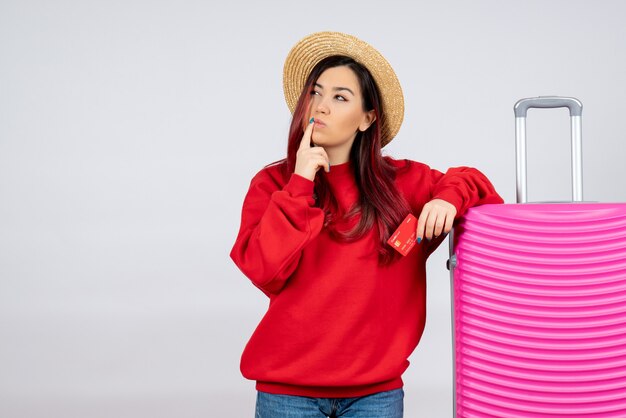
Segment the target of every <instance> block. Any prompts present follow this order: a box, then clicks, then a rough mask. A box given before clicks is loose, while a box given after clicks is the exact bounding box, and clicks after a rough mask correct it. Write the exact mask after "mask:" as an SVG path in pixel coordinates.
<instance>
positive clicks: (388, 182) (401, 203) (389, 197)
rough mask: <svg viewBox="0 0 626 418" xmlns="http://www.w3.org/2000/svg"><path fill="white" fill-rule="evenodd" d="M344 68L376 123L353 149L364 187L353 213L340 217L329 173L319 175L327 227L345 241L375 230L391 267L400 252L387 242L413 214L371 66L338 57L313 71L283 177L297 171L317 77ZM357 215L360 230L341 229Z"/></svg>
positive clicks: (359, 181) (384, 260)
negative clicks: (391, 155)
mask: <svg viewBox="0 0 626 418" xmlns="http://www.w3.org/2000/svg"><path fill="white" fill-rule="evenodd" d="M339 66H346V67H348V68H350V69H351V70H352V71H353V72H354V74H355V75H356V76H357V78H358V80H359V85H360V88H361V93H362V96H363V110H364V111H370V110H374V115H375V121H374V122H373V123H372V124H371V125H370V126H369V128H368V129H367V130H366V131H364V132H357V136H356V138H355V140H354V143H353V145H352V149H351V150H350V161H351V162H352V167H353V169H354V177H355V180H356V185H357V187H358V189H359V196H360V197H359V202H358V203H357V204H355V206H353V207H352V208H351V209H350V210H349V211H348V212H347V213H340V212H339V207H338V204H337V200H336V198H335V197H334V196H333V194H332V193H331V191H330V187H329V184H328V180H327V178H326V173H325V172H324V171H323V170H319V171H318V173H317V175H316V176H315V189H314V190H315V194H316V196H317V200H316V206H318V207H320V208H321V209H322V210H323V211H324V213H325V226H326V227H328V228H329V231H330V233H331V235H332V236H333V237H334V238H335V239H338V240H340V241H344V242H352V241H356V240H358V239H360V238H362V237H363V236H364V235H365V234H366V233H368V232H369V230H370V229H371V228H372V227H374V226H375V227H376V229H377V232H378V237H379V246H378V259H379V262H380V263H381V264H389V263H391V262H392V261H393V260H394V259H395V258H397V256H398V254H397V252H396V251H395V250H393V248H391V247H390V246H389V245H387V240H388V238H389V236H390V235H391V234H392V233H393V231H394V230H395V228H397V227H398V226H399V225H400V224H401V223H402V220H403V219H404V217H405V216H406V215H407V214H408V213H409V212H410V210H409V205H408V203H407V202H406V200H405V199H404V197H403V196H402V195H401V194H400V192H399V191H398V189H397V188H396V186H395V183H394V179H395V175H396V170H395V168H394V167H393V166H392V165H391V163H389V162H388V161H387V160H385V159H384V158H383V156H382V153H381V146H380V138H381V126H382V119H383V118H384V117H385V114H384V109H383V107H382V100H381V99H380V93H379V90H378V87H377V86H376V82H375V81H374V78H373V77H372V75H371V74H370V72H369V71H368V70H367V68H365V67H364V66H363V65H361V64H359V63H358V62H356V61H355V60H353V59H352V58H350V57H346V56H341V55H334V56H330V57H328V58H325V59H323V60H322V61H320V62H319V63H318V64H317V65H316V66H315V67H314V68H313V70H311V73H310V74H309V77H308V78H307V80H306V82H305V84H304V88H303V89H302V93H301V94H300V98H299V99H298V103H297V105H296V108H295V110H294V112H293V119H292V121H291V126H290V129H289V142H288V145H287V158H286V159H285V160H283V170H284V171H283V174H284V176H285V178H288V176H290V175H291V173H293V172H294V170H295V166H296V153H297V151H298V147H299V145H300V142H301V140H302V135H303V133H304V128H305V126H306V121H305V118H306V117H307V116H308V113H309V110H310V101H311V94H312V91H313V88H314V85H315V83H316V82H317V79H318V78H319V77H320V75H321V74H322V73H323V72H324V71H325V70H327V69H328V68H333V67H339ZM355 217H357V218H358V223H356V225H354V227H352V228H350V229H345V228H342V227H341V225H346V224H348V223H352V224H354V222H350V221H351V220H355Z"/></svg>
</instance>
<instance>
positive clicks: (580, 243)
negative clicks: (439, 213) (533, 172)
mask: <svg viewBox="0 0 626 418" xmlns="http://www.w3.org/2000/svg"><path fill="white" fill-rule="evenodd" d="M455 232H456V237H455V238H456V239H455V241H456V246H455V253H456V255H457V267H456V269H455V270H454V307H453V309H454V326H455V328H454V332H455V362H456V365H455V367H456V400H457V403H456V412H457V415H456V416H457V417H471V418H485V417H503V418H529V417H597V418H599V417H603V418H609V417H611V418H614V417H621V418H624V417H626V204H589V203H579V204H522V205H515V204H507V205H486V206H481V207H477V208H474V209H471V210H470V211H469V212H468V213H467V215H466V216H465V218H464V220H463V221H462V222H461V224H460V225H459V226H458V227H457V228H456V230H455Z"/></svg>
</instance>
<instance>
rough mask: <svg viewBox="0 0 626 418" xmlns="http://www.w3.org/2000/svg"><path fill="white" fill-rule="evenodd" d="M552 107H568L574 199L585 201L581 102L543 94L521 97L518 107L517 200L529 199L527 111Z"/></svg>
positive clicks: (516, 131)
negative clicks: (541, 95) (526, 97)
mask: <svg viewBox="0 0 626 418" xmlns="http://www.w3.org/2000/svg"><path fill="white" fill-rule="evenodd" d="M533 107H534V108H544V109H553V108H557V107H567V108H568V109H569V115H570V125H571V135H572V200H573V201H574V202H581V201H582V200H583V163H582V160H583V157H582V121H581V118H582V110H583V105H582V103H581V102H580V101H579V100H578V99H575V98H573V97H558V96H544V97H533V98H529V99H521V100H519V101H518V102H517V103H515V106H514V107H513V109H514V110H515V161H516V172H515V174H516V176H515V180H516V187H517V188H516V192H517V193H516V195H517V203H526V202H527V201H528V190H527V178H526V113H527V112H528V109H530V108H533Z"/></svg>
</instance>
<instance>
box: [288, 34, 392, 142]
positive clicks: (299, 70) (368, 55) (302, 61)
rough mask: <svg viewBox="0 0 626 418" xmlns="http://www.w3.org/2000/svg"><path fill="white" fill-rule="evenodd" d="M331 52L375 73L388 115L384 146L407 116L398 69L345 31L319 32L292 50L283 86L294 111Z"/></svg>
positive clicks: (384, 125) (385, 113)
mask: <svg viewBox="0 0 626 418" xmlns="http://www.w3.org/2000/svg"><path fill="white" fill-rule="evenodd" d="M331 55H345V56H348V57H350V58H352V59H354V60H355V61H357V62H358V63H360V64H362V65H364V66H365V67H366V68H367V69H368V70H369V72H370V73H371V74H372V77H374V80H375V81H376V85H377V86H378V90H379V91H380V94H381V96H382V102H383V109H384V110H383V112H384V117H383V118H382V119H383V121H382V126H381V133H382V138H381V147H384V146H385V145H387V144H388V143H389V141H391V140H392V139H393V137H394V136H396V134H397V133H398V131H399V130H400V125H402V119H403V118H404V96H403V95H402V87H400V81H398V77H397V76H396V73H395V72H394V71H393V68H391V65H389V63H388V62H387V60H386V59H385V58H384V57H383V56H382V55H381V54H380V52H378V51H377V50H376V49H374V48H373V47H372V46H371V45H369V44H367V43H366V42H363V41H362V40H360V39H358V38H356V37H354V36H352V35H348V34H345V33H341V32H316V33H313V34H311V35H308V36H306V37H305V38H303V39H301V40H300V41H299V42H298V43H297V44H296V45H295V46H294V47H293V48H292V49H291V51H290V52H289V55H287V59H286V60H285V66H284V68H283V90H284V93H285V100H286V101H287V106H289V110H290V111H291V113H293V111H294V109H295V107H296V104H297V103H298V98H299V97H300V93H301V92H302V89H303V88H304V83H305V81H306V79H307V77H308V76H309V74H310V73H311V70H312V69H313V67H315V65H316V64H317V63H318V62H320V61H321V60H322V59H324V58H326V57H329V56H331Z"/></svg>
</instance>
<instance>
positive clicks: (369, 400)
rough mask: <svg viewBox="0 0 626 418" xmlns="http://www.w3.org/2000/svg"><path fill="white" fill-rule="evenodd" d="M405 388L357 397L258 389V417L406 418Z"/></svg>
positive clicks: (256, 415)
mask: <svg viewBox="0 0 626 418" xmlns="http://www.w3.org/2000/svg"><path fill="white" fill-rule="evenodd" d="M403 411H404V391H403V390H402V389H395V390H389V391H385V392H379V393H374V394H371V395H367V396H360V397H357V398H308V397H305V396H291V395H274V394H271V393H265V392H258V394H257V398H256V414H255V417H256V418H327V417H330V418H339V417H341V418H402V414H403Z"/></svg>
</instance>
